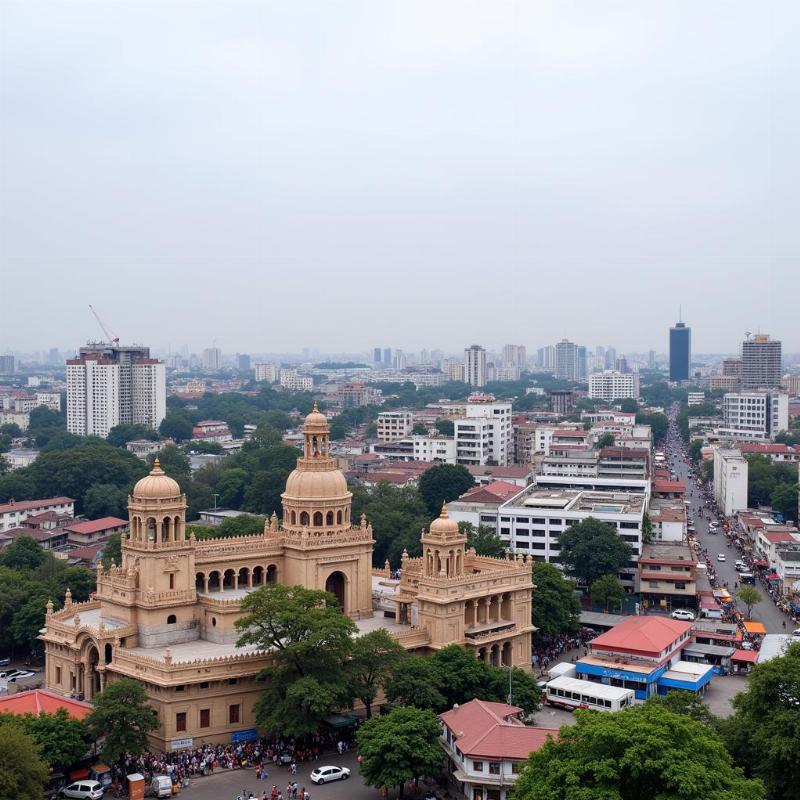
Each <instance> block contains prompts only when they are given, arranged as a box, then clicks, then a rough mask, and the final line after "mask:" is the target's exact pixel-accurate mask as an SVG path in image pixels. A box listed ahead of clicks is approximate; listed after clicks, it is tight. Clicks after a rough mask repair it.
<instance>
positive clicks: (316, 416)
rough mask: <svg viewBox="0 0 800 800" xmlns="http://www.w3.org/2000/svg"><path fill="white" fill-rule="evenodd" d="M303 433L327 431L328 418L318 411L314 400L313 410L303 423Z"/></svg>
mask: <svg viewBox="0 0 800 800" xmlns="http://www.w3.org/2000/svg"><path fill="white" fill-rule="evenodd" d="M303 430H304V431H319V432H320V433H321V432H323V431H324V432H326V433H327V431H328V418H327V417H326V416H325V415H324V414H323V413H322V412H321V411H320V410H319V407H318V406H317V402H316V400H315V401H314V410H313V411H312V412H311V413H310V414H309V415H308V416H307V417H306V419H305V422H304V423H303Z"/></svg>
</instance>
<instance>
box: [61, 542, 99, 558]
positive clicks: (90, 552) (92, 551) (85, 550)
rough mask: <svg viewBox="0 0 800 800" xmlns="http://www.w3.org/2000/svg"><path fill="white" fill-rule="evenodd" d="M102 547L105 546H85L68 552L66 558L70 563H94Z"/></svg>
mask: <svg viewBox="0 0 800 800" xmlns="http://www.w3.org/2000/svg"><path fill="white" fill-rule="evenodd" d="M104 547H105V544H87V545H84V546H83V547H76V548H75V549H74V550H70V551H69V554H68V558H69V559H70V560H71V561H94V559H95V558H96V557H97V554H98V553H99V552H100V551H101V550H102V549H103V548H104Z"/></svg>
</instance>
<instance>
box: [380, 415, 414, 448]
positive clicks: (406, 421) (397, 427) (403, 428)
mask: <svg viewBox="0 0 800 800" xmlns="http://www.w3.org/2000/svg"><path fill="white" fill-rule="evenodd" d="M377 424H378V439H379V440H380V441H381V442H393V441H395V439H403V438H405V437H406V436H409V435H410V434H411V431H412V429H413V427H414V414H413V413H412V412H411V411H381V413H380V414H378V423H377Z"/></svg>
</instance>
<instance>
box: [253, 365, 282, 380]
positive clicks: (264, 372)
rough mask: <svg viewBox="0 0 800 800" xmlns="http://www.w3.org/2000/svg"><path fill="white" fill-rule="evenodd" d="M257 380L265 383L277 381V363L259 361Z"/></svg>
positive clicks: (256, 370)
mask: <svg viewBox="0 0 800 800" xmlns="http://www.w3.org/2000/svg"><path fill="white" fill-rule="evenodd" d="M255 375H256V381H259V382H261V381H263V382H265V383H277V381H278V367H277V365H275V364H267V363H263V362H262V363H259V364H256V365H255Z"/></svg>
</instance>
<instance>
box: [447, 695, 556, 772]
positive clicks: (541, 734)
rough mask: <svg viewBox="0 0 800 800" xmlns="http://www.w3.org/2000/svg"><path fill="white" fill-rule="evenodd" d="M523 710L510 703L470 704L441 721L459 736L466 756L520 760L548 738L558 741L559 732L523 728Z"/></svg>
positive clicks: (537, 728) (481, 701)
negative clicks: (520, 718) (521, 715)
mask: <svg viewBox="0 0 800 800" xmlns="http://www.w3.org/2000/svg"><path fill="white" fill-rule="evenodd" d="M521 710H522V709H520V708H518V707H517V706H510V705H507V704H506V703H488V702H485V701H483V700H470V701H469V702H468V703H464V705H462V706H459V707H458V708H453V709H451V710H450V711H446V712H445V713H444V714H440V715H439V719H441V720H442V722H443V723H444V724H445V725H447V727H448V728H450V730H451V731H452V732H453V733H454V734H456V745H457V747H458V749H459V750H460V751H461V752H462V753H464V755H466V756H482V757H485V758H492V757H495V758H497V760H498V761H499V760H502V759H514V760H517V759H523V758H527V757H528V756H529V755H530V754H531V753H532V752H533V751H535V750H538V749H539V748H540V747H542V746H543V745H544V744H545V742H546V741H547V738H548V736H550V737H552V738H553V739H557V738H558V729H557V728H539V727H530V726H528V725H523V724H522V722H520V721H519V719H517V718H516V715H517V714H519V712H520V711H521Z"/></svg>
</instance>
